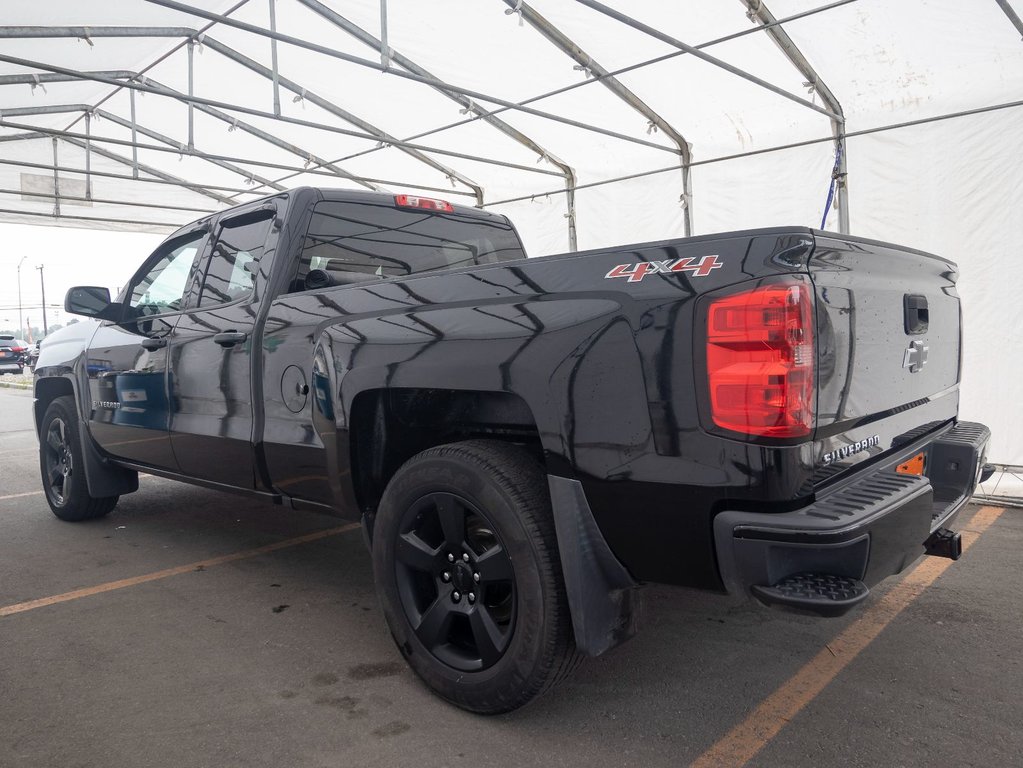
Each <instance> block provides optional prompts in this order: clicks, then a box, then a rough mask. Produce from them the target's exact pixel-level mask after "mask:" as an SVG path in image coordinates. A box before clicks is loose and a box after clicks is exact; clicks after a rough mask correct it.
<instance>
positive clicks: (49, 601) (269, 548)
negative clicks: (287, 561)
mask: <svg viewBox="0 0 1023 768" xmlns="http://www.w3.org/2000/svg"><path fill="white" fill-rule="evenodd" d="M358 527H359V524H358V523H349V524H348V525H342V526H340V527H338V528H328V529H327V530H324V531H317V532H316V533H307V534H306V535H305V536H296V537H295V538H293V539H285V540H284V541H278V542H275V543H273V544H267V545H266V546H263V547H256V548H255V549H247V550H245V551H244V552H235V553H234V554H231V555H221V556H220V557H211V558H208V559H206V560H199V561H197V562H194V563H189V564H188V565H179V566H177V567H176V568H166V569H164V570H162V571H155V572H153V573H146V574H143V575H141V576H132V577H131V578H129V579H120V580H119V581H108V582H106V583H105V584H97V585H96V586H93V587H84V588H82V589H76V590H73V591H71V592H64V593H63V594H60V595H52V596H50V597H40V598H38V599H36V600H28V601H26V602H24V603H15V604H14V605H7V606H4V607H0V618H2V617H4V616H10V615H12V614H15V613H24V612H25V611H31V610H34V609H36V608H44V607H45V606H48V605H56V604H57V603H66V602H69V601H71V600H78V599H79V598H82V597H91V596H92V595H99V594H102V593H103V592H113V591H114V590H116V589H125V588H126V587H134V586H136V585H138V584H146V583H148V582H150V581H158V580H160V579H166V578H169V577H170V576H178V575H180V574H182V573H190V572H192V571H198V570H205V569H206V568H212V567H213V566H215V565H224V564H225V563H233V562H235V561H237V560H245V559H246V558H249V557H256V556H257V555H265V554H267V553H268V552H276V551H277V550H278V549H285V548H287V547H294V546H297V545H299V544H307V543H308V542H310V541H317V540H319V539H325V538H327V537H328V536H337V535H338V534H340V533H346V532H348V531H352V530H355V529H356V528H358Z"/></svg>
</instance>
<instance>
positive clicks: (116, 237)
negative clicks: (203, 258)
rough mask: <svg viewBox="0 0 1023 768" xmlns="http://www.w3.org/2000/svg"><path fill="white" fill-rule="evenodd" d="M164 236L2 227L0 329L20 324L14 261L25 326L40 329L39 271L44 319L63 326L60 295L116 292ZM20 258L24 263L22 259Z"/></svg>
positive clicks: (21, 226)
mask: <svg viewBox="0 0 1023 768" xmlns="http://www.w3.org/2000/svg"><path fill="white" fill-rule="evenodd" d="M164 237H165V235H153V234H146V233H140V232H108V231H104V230H98V229H71V228H69V227H52V226H32V225H28V224H0V331H3V330H10V331H12V332H13V331H14V329H15V328H16V327H17V325H18V263H19V262H21V303H22V307H23V314H24V316H25V324H26V325H27V324H28V322H29V321H30V320H31V322H32V324H33V325H36V326H39V327H40V328H41V327H42V325H43V323H42V319H43V318H42V311H41V309H40V307H41V304H42V296H41V289H40V285H39V271H38V270H37V269H36V267H38V266H40V265H42V266H43V276H44V279H45V283H46V319H47V321H48V322H49V323H50V324H53V323H62V324H63V323H66V322H67V321H68V320H69V319H71V318H70V317H69V316H67V315H66V314H65V313H64V310H63V306H64V294H65V293H66V292H67V289H68V288H70V287H71V286H73V285H105V286H106V287H108V288H109V289H110V291H111V293H113V291H114V289H116V288H119V287H120V286H122V285H124V283H125V282H126V281H127V280H128V278H130V277H131V276H132V274H134V272H135V270H136V269H137V268H138V266H139V265H140V264H141V263H142V262H143V260H145V258H146V257H147V256H148V255H149V254H150V253H152V252H153V250H154V249H155V248H156V246H157V245H159V243H160V242H161V241H162V240H163V238H164ZM23 257H24V261H22V258H23Z"/></svg>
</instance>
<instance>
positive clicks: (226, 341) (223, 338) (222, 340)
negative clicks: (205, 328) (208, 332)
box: [213, 331, 249, 347]
mask: <svg viewBox="0 0 1023 768" xmlns="http://www.w3.org/2000/svg"><path fill="white" fill-rule="evenodd" d="M247 338H249V334H247V333H242V332H241V331H224V332H223V333H218V334H217V335H216V336H214V337H213V340H214V341H215V342H216V343H217V344H219V345H220V346H222V347H233V346H234V345H235V344H241V343H242V342H243V341H245V340H246V339H247Z"/></svg>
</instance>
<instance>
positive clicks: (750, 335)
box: [707, 282, 814, 437]
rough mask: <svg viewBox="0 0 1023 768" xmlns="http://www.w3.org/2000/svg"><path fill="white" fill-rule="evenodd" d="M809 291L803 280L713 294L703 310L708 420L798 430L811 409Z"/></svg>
mask: <svg viewBox="0 0 1023 768" xmlns="http://www.w3.org/2000/svg"><path fill="white" fill-rule="evenodd" d="M813 361H814V345H813V294H812V293H811V292H810V287H809V285H807V284H806V283H804V282H798V283H791V282H789V283H786V284H784V285H780V284H772V285H762V286H760V287H757V288H754V289H753V290H751V291H745V292H743V293H737V294H734V295H732V296H726V297H724V298H720V299H715V300H714V301H712V302H711V303H710V307H709V309H708V313H707V377H708V383H709V385H710V406H711V415H712V417H713V419H714V423H715V424H716V425H717V426H719V427H722V428H724V429H729V430H733V431H735V432H742V433H744V434H747V435H756V436H759V437H805V436H806V435H809V434H810V430H811V429H812V428H813V415H814V364H813Z"/></svg>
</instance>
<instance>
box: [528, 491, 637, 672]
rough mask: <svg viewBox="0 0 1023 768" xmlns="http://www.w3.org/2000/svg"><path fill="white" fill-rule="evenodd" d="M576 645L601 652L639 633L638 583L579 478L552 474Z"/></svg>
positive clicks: (596, 653)
mask: <svg viewBox="0 0 1023 768" xmlns="http://www.w3.org/2000/svg"><path fill="white" fill-rule="evenodd" d="M547 481H548V484H549V486H550V491H551V504H552V506H553V508H554V526H555V529H556V531H557V534H558V549H559V551H560V553H561V569H562V572H563V574H564V578H565V589H566V590H567V592H568V606H569V609H570V610H571V611H572V629H573V631H574V632H575V644H576V647H577V648H578V649H579V650H580V651H582V652H583V653H585V654H587V655H588V656H599V655H600V654H602V653H604V652H605V651H608V650H610V649H611V648H614V647H615V646H616V645H620V644H621V643H623V642H625V641H626V640H628V639H629V638H630V637H632V636H633V635H634V634H636V613H637V607H638V592H637V589H636V587H637V586H638V585H637V584H636V582H635V581H633V579H632V577H631V576H630V575H629V573H628V571H626V570H625V567H624V566H623V565H622V564H621V563H620V562H618V559H617V558H616V557H615V556H614V553H612V552H611V548H610V547H609V546H608V545H607V542H606V541H605V540H604V537H603V535H601V533H600V529H599V528H598V527H597V523H596V521H595V520H594V519H593V513H592V512H590V507H589V505H588V504H587V503H586V496H585V494H584V493H583V487H582V485H580V483H579V482H578V481H576V480H569V479H566V478H563V477H555V476H554V475H548V476H547Z"/></svg>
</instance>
